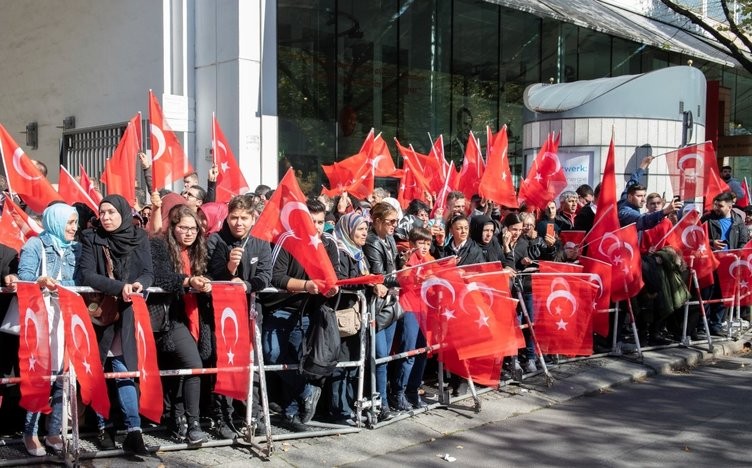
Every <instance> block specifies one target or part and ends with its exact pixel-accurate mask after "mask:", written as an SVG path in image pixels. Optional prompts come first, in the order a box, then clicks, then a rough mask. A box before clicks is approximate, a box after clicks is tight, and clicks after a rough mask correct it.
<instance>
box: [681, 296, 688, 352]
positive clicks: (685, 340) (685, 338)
mask: <svg viewBox="0 0 752 468" xmlns="http://www.w3.org/2000/svg"><path fill="white" fill-rule="evenodd" d="M688 325H689V301H687V302H686V303H685V304H684V321H683V323H682V337H681V344H682V346H689V344H690V337H689V336H687V327H688Z"/></svg>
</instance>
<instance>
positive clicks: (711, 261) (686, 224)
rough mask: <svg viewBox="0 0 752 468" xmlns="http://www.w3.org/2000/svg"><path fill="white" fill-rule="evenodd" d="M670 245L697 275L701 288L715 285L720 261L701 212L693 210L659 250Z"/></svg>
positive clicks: (678, 224) (672, 231)
mask: <svg viewBox="0 0 752 468" xmlns="http://www.w3.org/2000/svg"><path fill="white" fill-rule="evenodd" d="M666 245H669V246H671V247H673V248H674V250H676V252H677V253H679V254H680V255H681V256H682V257H684V261H685V262H687V265H689V267H690V268H692V269H693V270H695V272H696V273H697V280H698V282H699V284H700V287H701V288H704V287H707V286H710V285H712V284H713V282H714V279H713V272H714V271H715V269H716V268H718V260H717V259H716V257H714V256H713V251H712V250H711V248H710V240H709V238H708V230H707V224H700V212H699V211H696V210H691V211H689V212H688V213H686V214H685V215H684V216H683V217H682V219H681V220H680V221H679V222H678V223H676V225H675V226H674V227H673V228H672V229H671V230H670V231H669V232H668V234H666V236H665V239H664V240H662V241H659V242H658V245H657V248H658V249H661V248H663V247H664V246H666Z"/></svg>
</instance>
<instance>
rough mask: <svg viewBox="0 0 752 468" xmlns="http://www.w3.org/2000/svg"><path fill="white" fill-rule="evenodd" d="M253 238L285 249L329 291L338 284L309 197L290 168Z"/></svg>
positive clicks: (317, 282)
mask: <svg viewBox="0 0 752 468" xmlns="http://www.w3.org/2000/svg"><path fill="white" fill-rule="evenodd" d="M251 235H252V236H254V237H257V238H259V239H263V240H266V241H268V242H272V243H274V244H275V245H278V246H281V247H282V248H284V249H285V250H287V251H288V252H290V255H292V256H293V257H294V258H295V260H297V261H298V262H299V263H300V264H301V265H302V266H303V269H304V270H305V272H306V274H307V275H308V277H309V278H311V280H313V281H314V282H315V283H316V284H317V286H318V287H319V288H321V290H322V291H324V292H326V291H328V290H329V289H331V288H332V286H334V285H335V283H336V282H337V275H336V273H335V272H334V267H333V266H332V262H331V260H330V259H329V255H328V254H327V253H326V249H325V248H324V245H323V244H322V243H321V239H320V238H319V235H318V232H317V231H316V227H315V226H314V225H313V221H312V220H311V214H310V213H309V212H308V207H307V206H306V197H305V195H303V192H302V191H301V190H300V187H299V186H298V182H297V180H295V171H294V170H293V169H292V168H290V169H288V170H287V174H285V176H284V177H283V178H282V180H281V181H280V183H279V186H278V187H277V190H275V191H274V195H272V198H271V199H270V200H269V201H268V202H267V204H266V207H265V208H264V211H263V212H262V213H261V216H260V217H259V219H258V221H256V224H255V225H254V226H253V229H251Z"/></svg>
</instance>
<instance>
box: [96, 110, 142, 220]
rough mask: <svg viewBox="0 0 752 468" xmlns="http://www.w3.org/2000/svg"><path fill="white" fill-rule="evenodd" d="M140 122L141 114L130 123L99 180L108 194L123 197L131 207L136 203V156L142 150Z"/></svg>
mask: <svg viewBox="0 0 752 468" xmlns="http://www.w3.org/2000/svg"><path fill="white" fill-rule="evenodd" d="M140 122H141V114H136V115H135V116H133V118H132V119H131V120H130V121H129V122H128V125H127V126H126V128H125V132H123V136H122V137H121V138H120V141H119V142H118V145H117V148H115V152H114V153H112V157H111V158H110V159H108V160H107V162H106V163H105V166H104V172H102V177H100V179H99V180H100V181H101V182H102V183H103V184H104V185H105V186H106V187H107V193H109V194H114V193H116V194H119V195H122V196H123V198H125V199H126V200H128V203H129V204H130V205H131V206H133V205H134V203H135V202H136V185H135V181H136V157H137V156H136V155H137V154H138V151H139V150H140V144H139V142H138V127H140V126H141V123H140Z"/></svg>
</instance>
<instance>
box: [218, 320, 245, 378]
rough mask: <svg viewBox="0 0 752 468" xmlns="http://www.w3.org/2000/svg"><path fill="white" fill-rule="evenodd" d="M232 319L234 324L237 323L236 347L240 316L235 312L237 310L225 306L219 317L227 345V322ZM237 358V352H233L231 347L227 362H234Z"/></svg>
mask: <svg viewBox="0 0 752 468" xmlns="http://www.w3.org/2000/svg"><path fill="white" fill-rule="evenodd" d="M228 319H229V320H232V323H233V325H235V341H234V342H233V343H232V347H233V348H234V347H235V345H236V344H237V343H238V332H239V331H240V330H239V327H238V316H237V315H236V314H235V311H234V310H232V309H231V308H229V307H225V310H223V311H222V316H221V317H220V319H219V323H220V324H221V331H222V340H224V342H225V345H227V335H226V334H225V323H226V322H227V320H228ZM234 360H235V354H234V353H233V350H232V349H229V350H228V351H227V362H228V363H229V364H234Z"/></svg>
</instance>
